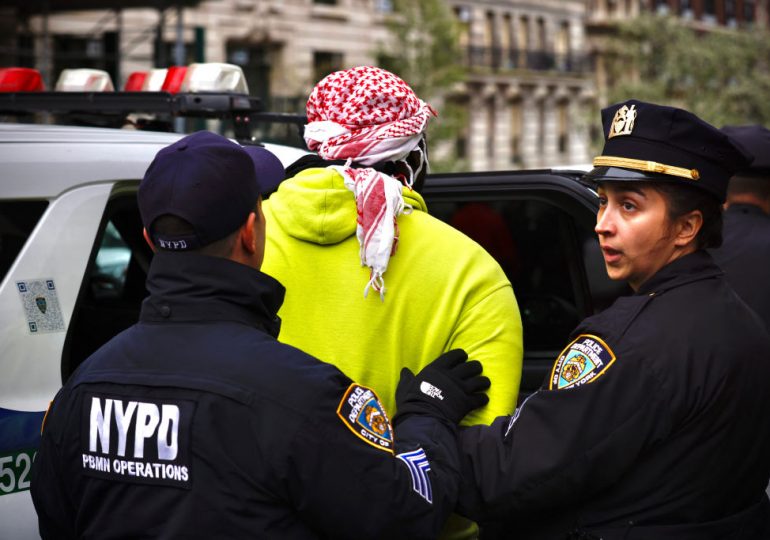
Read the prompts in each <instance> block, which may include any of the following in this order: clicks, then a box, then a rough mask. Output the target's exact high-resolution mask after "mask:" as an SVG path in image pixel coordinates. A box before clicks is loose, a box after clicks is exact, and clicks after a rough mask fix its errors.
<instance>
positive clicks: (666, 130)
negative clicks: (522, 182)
mask: <svg viewBox="0 0 770 540" xmlns="http://www.w3.org/2000/svg"><path fill="white" fill-rule="evenodd" d="M602 125H603V127H604V137H605V143H604V149H603V150H602V155H601V156H598V157H596V158H595V159H594V162H593V165H594V169H593V170H592V171H590V172H589V173H587V174H586V176H585V178H586V180H589V181H593V182H600V181H606V180H614V181H645V182H670V183H676V184H684V185H691V186H694V187H696V188H699V189H704V190H706V191H708V192H709V193H711V194H712V195H714V196H715V197H717V198H718V199H719V200H720V201H722V202H724V200H725V194H726V190H727V182H728V180H729V179H730V177H731V176H732V175H733V173H734V172H735V171H737V170H740V169H743V168H745V167H747V166H748V165H749V163H751V160H752V156H751V155H750V154H749V153H748V152H746V151H745V150H744V149H743V148H741V147H739V146H738V145H736V144H734V143H733V142H732V140H731V139H730V138H729V137H728V136H727V135H726V134H725V133H723V132H722V131H721V130H719V129H717V128H715V127H714V126H712V125H710V124H708V123H706V122H704V121H703V120H701V119H700V118H698V117H697V116H695V115H694V114H692V113H691V112H688V111H685V110H683V109H677V108H674V107H667V106H664V105H655V104H653V103H645V102H643V101H637V100H629V101H626V102H624V103H618V104H615V105H612V106H610V107H607V108H606V109H603V110H602Z"/></svg>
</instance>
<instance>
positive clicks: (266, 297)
mask: <svg viewBox="0 0 770 540" xmlns="http://www.w3.org/2000/svg"><path fill="white" fill-rule="evenodd" d="M147 289H148V290H149V291H150V296H149V297H148V298H146V299H145V300H144V302H143V303H142V311H141V314H140V317H139V320H140V321H143V322H197V321H230V322H238V323H242V324H246V325H249V326H255V327H258V328H261V329H262V330H264V331H265V332H267V333H268V334H270V335H272V336H273V337H277V336H278V331H279V330H280V326H281V320H280V318H279V317H278V309H279V308H280V307H281V304H282V303H283V297H284V294H285V289H284V288H283V285H281V284H280V283H279V282H278V281H276V280H275V279H273V278H272V277H270V276H268V275H267V274H263V273H262V272H260V271H258V270H255V269H253V268H250V267H248V266H246V265H243V264H240V263H237V262H234V261H230V260H228V259H224V258H220V257H210V256H206V255H198V254H194V253H164V252H159V253H156V254H155V256H154V257H153V259H152V264H151V265H150V272H149V274H148V275H147Z"/></svg>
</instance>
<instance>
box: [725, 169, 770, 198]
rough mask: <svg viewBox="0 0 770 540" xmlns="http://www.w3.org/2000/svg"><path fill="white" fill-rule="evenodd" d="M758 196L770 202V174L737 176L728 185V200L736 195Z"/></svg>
mask: <svg viewBox="0 0 770 540" xmlns="http://www.w3.org/2000/svg"><path fill="white" fill-rule="evenodd" d="M749 194H750V195H756V196H757V197H759V198H761V199H764V200H770V174H768V175H766V176H758V175H752V174H737V175H735V176H733V177H732V178H731V179H730V183H729V184H727V198H728V199H730V197H731V196H734V195H749Z"/></svg>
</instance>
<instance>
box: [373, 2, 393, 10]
mask: <svg viewBox="0 0 770 540" xmlns="http://www.w3.org/2000/svg"><path fill="white" fill-rule="evenodd" d="M374 9H375V10H377V12H378V13H393V0H375V2H374Z"/></svg>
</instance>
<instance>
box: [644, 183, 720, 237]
mask: <svg viewBox="0 0 770 540" xmlns="http://www.w3.org/2000/svg"><path fill="white" fill-rule="evenodd" d="M649 185H650V187H652V188H653V189H656V190H658V192H659V193H661V194H662V195H663V196H664V197H665V198H666V208H667V211H668V217H669V219H671V220H675V219H677V218H680V217H682V216H684V215H685V214H689V213H690V212H692V211H693V210H700V213H701V214H702V215H703V225H702V226H701V229H700V231H698V235H697V236H696V237H695V247H696V249H708V248H718V247H719V246H721V245H722V205H721V204H720V202H719V200H717V198H716V197H714V195H712V194H710V193H709V192H708V191H706V190H703V189H698V188H695V187H692V186H687V185H682V184H668V183H664V182H655V183H650V184H649Z"/></svg>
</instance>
